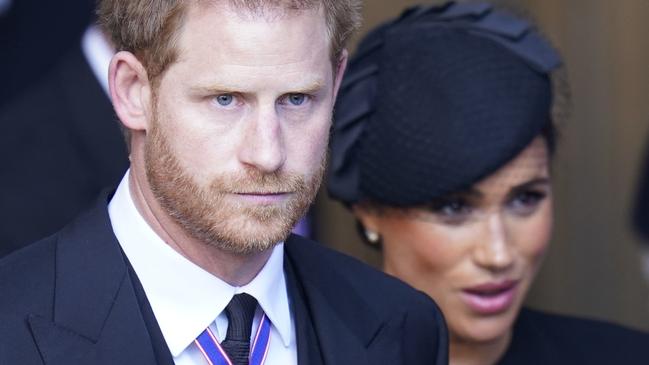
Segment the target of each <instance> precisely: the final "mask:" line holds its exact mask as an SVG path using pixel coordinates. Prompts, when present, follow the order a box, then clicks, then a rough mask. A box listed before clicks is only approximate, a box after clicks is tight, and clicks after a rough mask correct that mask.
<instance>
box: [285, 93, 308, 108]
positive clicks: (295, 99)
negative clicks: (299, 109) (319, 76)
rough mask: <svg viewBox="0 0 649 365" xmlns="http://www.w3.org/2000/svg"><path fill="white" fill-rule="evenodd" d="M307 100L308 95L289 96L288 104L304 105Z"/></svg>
mask: <svg viewBox="0 0 649 365" xmlns="http://www.w3.org/2000/svg"><path fill="white" fill-rule="evenodd" d="M305 100H306V95H304V94H290V95H289V96H288V102H289V103H291V104H292V105H295V106H299V105H302V104H303V103H304V101H305Z"/></svg>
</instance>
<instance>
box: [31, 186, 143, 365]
mask: <svg viewBox="0 0 649 365" xmlns="http://www.w3.org/2000/svg"><path fill="white" fill-rule="evenodd" d="M56 247H57V248H56V250H57V252H56V277H55V295H54V311H53V318H45V317H42V316H30V317H29V318H28V322H29V325H30V327H31V330H32V333H33V335H34V340H35V342H36V344H37V346H38V348H39V351H40V353H41V356H42V357H43V360H44V362H45V364H47V365H56V364H86V363H88V364H91V363H92V364H155V360H154V356H153V351H152V347H151V346H152V345H151V341H150V339H149V337H148V334H147V331H146V327H145V325H144V323H143V320H142V315H141V313H140V311H139V306H138V303H137V299H136V297H135V295H134V291H133V287H132V285H131V283H130V280H128V274H127V270H126V265H125V263H124V260H123V258H122V256H121V251H120V248H119V243H118V242H117V240H116V239H115V237H114V235H113V234H112V229H111V227H110V221H109V219H108V214H107V209H106V198H105V197H104V198H103V199H101V200H100V202H99V204H98V206H97V207H96V208H95V209H93V210H92V211H90V212H89V213H87V214H85V215H84V216H82V217H81V218H80V219H78V220H76V221H75V222H74V223H73V224H71V225H70V226H68V227H66V228H65V229H64V230H63V231H62V232H61V233H60V234H59V237H58V240H57V246H56Z"/></svg>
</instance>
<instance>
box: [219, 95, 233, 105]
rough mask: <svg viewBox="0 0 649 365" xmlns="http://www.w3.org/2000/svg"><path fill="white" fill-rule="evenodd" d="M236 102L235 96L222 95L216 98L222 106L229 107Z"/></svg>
mask: <svg viewBox="0 0 649 365" xmlns="http://www.w3.org/2000/svg"><path fill="white" fill-rule="evenodd" d="M233 101H234V96H232V95H231V94H222V95H218V96H217V97H216V102H217V103H218V104H219V105H221V106H229V105H230V104H232V102H233Z"/></svg>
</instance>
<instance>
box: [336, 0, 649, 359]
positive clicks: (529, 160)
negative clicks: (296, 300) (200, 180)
mask: <svg viewBox="0 0 649 365" xmlns="http://www.w3.org/2000/svg"><path fill="white" fill-rule="evenodd" d="M560 64H561V60H560V59H559V56H558V55H557V53H556V52H555V51H554V50H553V49H552V47H551V46H550V45H549V43H548V42H547V41H546V40H544V39H543V38H542V37H541V36H540V35H539V34H538V32H537V31H536V30H534V28H533V27H532V26H531V25H530V24H529V23H528V22H526V21H523V20H522V19H520V18H516V17H514V16H512V15H510V14H509V13H507V12H504V11H499V10H496V9H493V7H492V6H491V5H489V4H487V3H470V4H463V3H453V2H451V3H448V4H446V5H443V6H439V7H430V6H422V7H415V8H411V9H409V10H407V11H406V12H405V13H404V14H403V15H402V16H401V17H399V18H398V19H397V20H395V21H392V22H388V23H386V24H385V25H382V26H380V27H378V28H377V30H375V31H372V32H370V34H369V35H368V36H367V37H366V38H364V40H363V41H362V42H361V45H360V46H359V49H358V51H357V54H356V56H355V57H354V58H353V59H352V61H351V62H350V65H349V68H348V71H347V74H346V76H345V79H344V80H343V85H342V87H341V91H340V93H339V99H338V102H337V104H336V108H335V110H336V112H335V116H334V129H333V130H334V131H333V136H332V142H331V165H330V170H329V171H330V174H329V176H328V182H329V183H328V188H329V192H330V195H331V196H332V197H334V198H336V199H339V200H341V201H342V202H343V203H345V205H347V206H350V207H351V208H352V211H353V212H354V215H355V216H356V218H357V220H358V224H359V228H360V231H361V234H362V236H363V238H364V239H365V240H366V241H367V242H368V243H370V244H373V245H379V244H380V245H382V247H383V268H384V270H385V271H386V272H388V273H390V274H392V275H395V276H397V277H398V278H401V279H403V280H404V281H406V282H407V283H409V284H411V285H413V286H414V287H416V288H418V289H420V290H422V291H424V292H425V293H427V294H428V295H430V296H431V297H432V298H433V299H435V301H436V302H437V303H438V304H439V306H440V307H441V309H442V312H443V313H444V316H445V318H446V321H447V324H448V327H449V332H450V354H451V355H450V363H451V364H475V365H491V364H496V363H497V364H609V363H625V364H634V363H635V364H640V363H645V362H647V361H649V350H648V349H647V347H646V343H647V342H649V335H647V334H644V333H641V332H635V331H632V330H628V329H624V328H622V327H619V326H615V325H612V324H606V323H603V322H596V321H590V320H583V319H577V318H570V317H563V316H557V315H550V314H547V313H543V312H538V311H534V310H531V309H527V308H524V309H523V310H522V311H521V306H522V303H523V301H524V299H525V297H526V295H527V292H528V290H529V288H530V286H531V284H532V282H533V281H534V278H535V276H536V273H537V271H538V268H539V266H540V264H541V262H542V261H543V257H544V254H545V251H546V248H547V245H548V243H549V239H550V235H551V232H552V223H553V211H552V206H553V204H552V203H553V200H554V199H553V195H552V187H551V173H550V171H551V168H550V161H551V157H552V156H553V155H554V149H555V144H556V127H557V125H558V124H563V123H561V122H562V119H563V117H564V116H565V114H566V113H565V109H566V104H567V100H566V99H567V95H568V93H567V92H566V91H565V90H564V89H563V87H565V86H566V85H565V82H563V83H562V82H558V81H557V80H558V77H559V76H558V75H561V73H559V72H558V68H559V66H560ZM553 81H554V82H553ZM553 84H554V88H553Z"/></svg>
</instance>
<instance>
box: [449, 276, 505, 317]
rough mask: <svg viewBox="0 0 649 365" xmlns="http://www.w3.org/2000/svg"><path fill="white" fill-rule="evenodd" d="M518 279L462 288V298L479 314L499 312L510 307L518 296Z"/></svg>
mask: <svg viewBox="0 0 649 365" xmlns="http://www.w3.org/2000/svg"><path fill="white" fill-rule="evenodd" d="M517 284H518V281H515V280H506V281H500V282H489V283H484V284H480V285H476V286H472V287H469V288H464V289H462V293H461V297H462V300H463V301H464V302H465V303H466V304H467V305H468V306H469V308H471V310H473V311H474V312H477V313H479V314H485V315H488V314H497V313H501V312H504V311H506V310H507V309H509V308H510V307H511V305H512V303H513V302H514V298H515V297H516V287H517Z"/></svg>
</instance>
